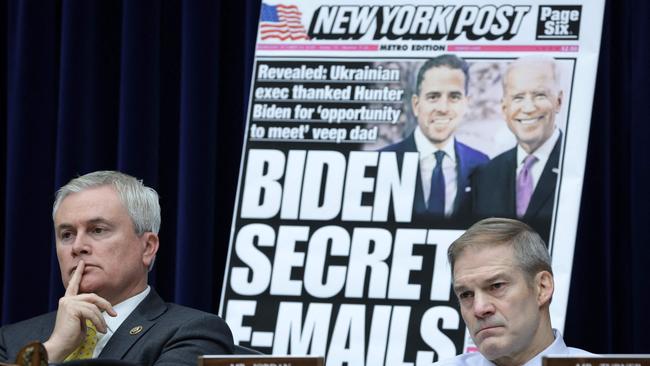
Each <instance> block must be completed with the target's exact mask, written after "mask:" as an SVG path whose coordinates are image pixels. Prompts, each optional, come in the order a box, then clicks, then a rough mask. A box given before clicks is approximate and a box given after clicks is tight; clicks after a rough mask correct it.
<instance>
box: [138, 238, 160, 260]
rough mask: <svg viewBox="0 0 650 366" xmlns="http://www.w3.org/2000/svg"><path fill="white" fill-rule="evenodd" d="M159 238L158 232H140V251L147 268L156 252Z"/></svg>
mask: <svg viewBox="0 0 650 366" xmlns="http://www.w3.org/2000/svg"><path fill="white" fill-rule="evenodd" d="M159 242H160V240H159V239H158V234H155V233H151V232H146V233H144V234H142V243H143V245H144V248H143V249H144V251H143V252H142V261H143V263H144V265H145V266H147V268H149V266H150V265H151V262H153V260H154V258H155V257H156V253H157V252H158V245H159Z"/></svg>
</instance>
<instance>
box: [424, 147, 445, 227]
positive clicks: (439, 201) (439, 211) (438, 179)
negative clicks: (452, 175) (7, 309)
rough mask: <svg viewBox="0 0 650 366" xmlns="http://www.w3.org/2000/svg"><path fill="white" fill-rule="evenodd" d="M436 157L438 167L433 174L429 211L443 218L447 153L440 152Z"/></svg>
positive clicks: (436, 153) (428, 204) (437, 152)
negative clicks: (443, 170) (444, 167)
mask: <svg viewBox="0 0 650 366" xmlns="http://www.w3.org/2000/svg"><path fill="white" fill-rule="evenodd" d="M434 155H435V157H436V166H435V167H434V168H433V173H431V190H429V202H428V203H427V211H429V212H430V213H432V214H436V215H439V216H442V215H444V214H445V177H444V175H443V174H442V159H444V157H445V152H444V151H442V150H438V151H436V152H435V153H434Z"/></svg>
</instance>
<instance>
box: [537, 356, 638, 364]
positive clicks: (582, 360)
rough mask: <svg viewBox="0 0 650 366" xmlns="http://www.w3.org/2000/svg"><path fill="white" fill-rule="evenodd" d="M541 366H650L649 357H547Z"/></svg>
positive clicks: (543, 359)
mask: <svg viewBox="0 0 650 366" xmlns="http://www.w3.org/2000/svg"><path fill="white" fill-rule="evenodd" d="M542 366H650V355H603V356H602V357H599V356H596V357H593V356H590V357H582V356H577V357H559V356H548V357H543V358H542Z"/></svg>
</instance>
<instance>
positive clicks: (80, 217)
mask: <svg viewBox="0 0 650 366" xmlns="http://www.w3.org/2000/svg"><path fill="white" fill-rule="evenodd" d="M52 218H53V220H54V232H55V236H56V253H57V257H58V260H59V267H60V270H61V279H62V281H63V284H64V286H65V288H66V291H65V295H64V296H63V297H62V298H61V299H60V300H59V307H58V310H57V311H55V312H52V313H49V314H45V315H41V316H38V317H36V318H32V319H29V320H25V321H22V322H19V323H16V324H13V325H9V326H6V327H3V328H1V329H0V359H3V360H5V361H7V360H11V361H13V360H14V359H15V357H16V354H17V352H18V351H19V350H20V348H21V347H22V346H24V345H25V344H27V343H28V342H30V341H33V340H39V341H41V342H43V345H44V347H45V349H46V350H47V353H48V356H49V361H50V362H55V363H58V362H63V361H69V360H77V359H85V358H104V359H119V360H125V361H129V362H133V363H137V364H143V365H195V364H196V359H197V356H199V355H204V354H224V353H225V354H229V353H232V352H233V340H232V334H231V332H230V329H229V328H228V326H227V325H226V323H225V322H224V321H223V320H221V318H219V317H218V316H216V315H214V314H209V313H205V312H202V311H198V310H194V309H190V308H187V307H183V306H179V305H175V304H170V303H165V302H163V300H162V299H161V298H160V296H159V295H158V294H157V293H156V291H155V290H154V289H153V288H151V287H150V286H148V284H147V274H148V272H149V270H150V269H151V268H152V266H153V262H154V259H155V256H156V252H157V251H158V246H159V239H158V230H159V228H160V205H159V203H158V194H157V193H156V191H155V190H153V189H152V188H149V187H147V186H145V185H144V184H143V183H142V182H141V181H139V180H137V179H136V178H134V177H132V176H129V175H126V174H123V173H119V172H115V171H98V172H93V173H89V174H86V175H84V176H81V177H78V178H75V179H73V180H71V181H70V182H69V183H68V184H66V185H65V186H63V187H62V188H61V189H59V191H58V192H57V193H56V199H55V202H54V207H53V210H52Z"/></svg>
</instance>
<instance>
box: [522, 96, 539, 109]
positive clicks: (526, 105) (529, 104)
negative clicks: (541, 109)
mask: <svg viewBox="0 0 650 366" xmlns="http://www.w3.org/2000/svg"><path fill="white" fill-rule="evenodd" d="M536 109H537V108H536V107H535V102H534V101H533V100H532V99H531V97H525V98H524V100H523V102H522V103H521V110H522V111H523V112H524V113H532V112H534V111H535V110H536Z"/></svg>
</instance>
